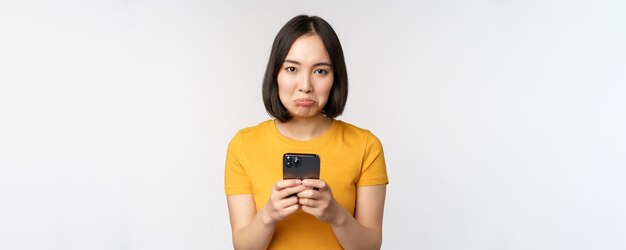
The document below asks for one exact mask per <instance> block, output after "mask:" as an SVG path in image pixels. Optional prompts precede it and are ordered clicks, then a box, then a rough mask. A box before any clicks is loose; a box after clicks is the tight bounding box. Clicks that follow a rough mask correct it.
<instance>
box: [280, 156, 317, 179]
mask: <svg viewBox="0 0 626 250" xmlns="http://www.w3.org/2000/svg"><path fill="white" fill-rule="evenodd" d="M319 178H320V156H319V155H316V154H300V153H285V154H284V155H283V179H284V180H287V179H300V180H302V179H319Z"/></svg>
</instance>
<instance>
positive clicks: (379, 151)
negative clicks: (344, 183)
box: [356, 131, 389, 186]
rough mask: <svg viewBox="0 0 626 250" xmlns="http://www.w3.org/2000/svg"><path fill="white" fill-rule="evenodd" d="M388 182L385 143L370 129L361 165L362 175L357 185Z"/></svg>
mask: <svg viewBox="0 0 626 250" xmlns="http://www.w3.org/2000/svg"><path fill="white" fill-rule="evenodd" d="M388 183H389V178H388V177H387V166H386V164H385V154H384V152H383V144H382V143H381V142H380V140H378V138H377V137H376V136H374V134H372V133H371V132H369V131H368V133H367V142H366V146H365V154H364V156H363V165H362V166H361V177H360V178H359V181H358V182H357V184H356V185H357V186H373V185H381V184H388Z"/></svg>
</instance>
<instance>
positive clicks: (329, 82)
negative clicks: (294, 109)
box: [319, 77, 333, 100]
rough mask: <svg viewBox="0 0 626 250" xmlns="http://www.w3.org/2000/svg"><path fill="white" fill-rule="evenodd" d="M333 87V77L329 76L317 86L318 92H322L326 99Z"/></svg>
mask: <svg viewBox="0 0 626 250" xmlns="http://www.w3.org/2000/svg"><path fill="white" fill-rule="evenodd" d="M332 88H333V78H332V77H329V78H328V79H325V80H324V82H323V83H322V84H321V85H320V86H319V92H320V93H323V96H324V99H326V100H328V96H329V95H330V90H331V89H332Z"/></svg>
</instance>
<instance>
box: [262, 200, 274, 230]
mask: <svg viewBox="0 0 626 250" xmlns="http://www.w3.org/2000/svg"><path fill="white" fill-rule="evenodd" d="M267 209H268V208H267V204H266V205H265V206H263V207H262V208H261V211H259V215H260V216H261V222H262V223H263V225H264V226H267V227H272V226H274V225H275V224H276V221H274V219H273V218H272V216H270V213H269V211H267Z"/></svg>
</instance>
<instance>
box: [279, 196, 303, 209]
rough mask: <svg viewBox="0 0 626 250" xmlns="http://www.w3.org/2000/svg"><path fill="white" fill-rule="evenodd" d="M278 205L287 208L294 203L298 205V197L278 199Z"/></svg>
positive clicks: (280, 207)
mask: <svg viewBox="0 0 626 250" xmlns="http://www.w3.org/2000/svg"><path fill="white" fill-rule="evenodd" d="M275 204H276V207H277V208H278V209H285V208H287V207H290V206H293V205H297V204H298V197H295V196H293V197H289V198H286V199H282V200H280V201H277V202H276V203H275Z"/></svg>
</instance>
